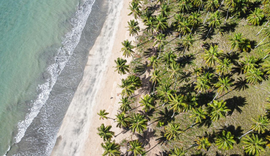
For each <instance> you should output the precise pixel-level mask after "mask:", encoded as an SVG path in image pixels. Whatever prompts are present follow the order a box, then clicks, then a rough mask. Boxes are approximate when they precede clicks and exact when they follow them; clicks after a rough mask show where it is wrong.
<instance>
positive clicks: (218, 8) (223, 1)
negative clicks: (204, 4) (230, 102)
mask: <svg viewBox="0 0 270 156" xmlns="http://www.w3.org/2000/svg"><path fill="white" fill-rule="evenodd" d="M223 2H224V0H223V1H222V2H221V4H220V6H219V7H218V11H219V9H220V7H221V6H222V4H223Z"/></svg>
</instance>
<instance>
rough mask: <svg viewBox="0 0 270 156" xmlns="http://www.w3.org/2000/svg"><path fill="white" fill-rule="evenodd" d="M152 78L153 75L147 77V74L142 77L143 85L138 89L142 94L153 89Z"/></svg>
mask: <svg viewBox="0 0 270 156" xmlns="http://www.w3.org/2000/svg"><path fill="white" fill-rule="evenodd" d="M150 79H151V77H150V76H148V77H147V76H146V75H144V76H143V77H141V81H142V86H141V88H140V89H139V91H138V92H139V93H140V94H142V93H144V94H147V93H149V92H150V91H151V89H152V85H151V83H150Z"/></svg>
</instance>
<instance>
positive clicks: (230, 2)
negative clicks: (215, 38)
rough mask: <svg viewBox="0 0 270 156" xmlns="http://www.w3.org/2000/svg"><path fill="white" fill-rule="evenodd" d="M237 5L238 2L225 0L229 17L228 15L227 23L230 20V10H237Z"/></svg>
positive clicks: (236, 0)
mask: <svg viewBox="0 0 270 156" xmlns="http://www.w3.org/2000/svg"><path fill="white" fill-rule="evenodd" d="M237 3H238V0H225V7H226V8H227V15H226V19H225V22H226V21H227V19H228V15H229V10H230V9H232V8H235V7H236V5H237Z"/></svg>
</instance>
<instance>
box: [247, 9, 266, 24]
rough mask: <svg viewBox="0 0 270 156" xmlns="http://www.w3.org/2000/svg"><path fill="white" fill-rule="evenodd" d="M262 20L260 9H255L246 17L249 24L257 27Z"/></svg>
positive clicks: (262, 14) (262, 15)
mask: <svg viewBox="0 0 270 156" xmlns="http://www.w3.org/2000/svg"><path fill="white" fill-rule="evenodd" d="M263 18H264V13H263V10H262V9H260V8H255V10H254V11H252V13H251V14H250V15H249V16H248V17H247V20H248V22H249V23H251V24H253V25H259V24H260V22H261V20H262V19H263Z"/></svg>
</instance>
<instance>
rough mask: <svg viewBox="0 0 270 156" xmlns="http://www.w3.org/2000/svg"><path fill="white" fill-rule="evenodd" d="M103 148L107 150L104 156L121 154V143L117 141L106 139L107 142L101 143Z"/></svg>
mask: <svg viewBox="0 0 270 156" xmlns="http://www.w3.org/2000/svg"><path fill="white" fill-rule="evenodd" d="M101 146H102V148H103V149H104V150H105V151H104V153H103V154H102V156H120V154H121V152H120V145H119V144H117V143H115V141H113V142H110V141H106V142H105V144H103V143H101Z"/></svg>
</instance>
